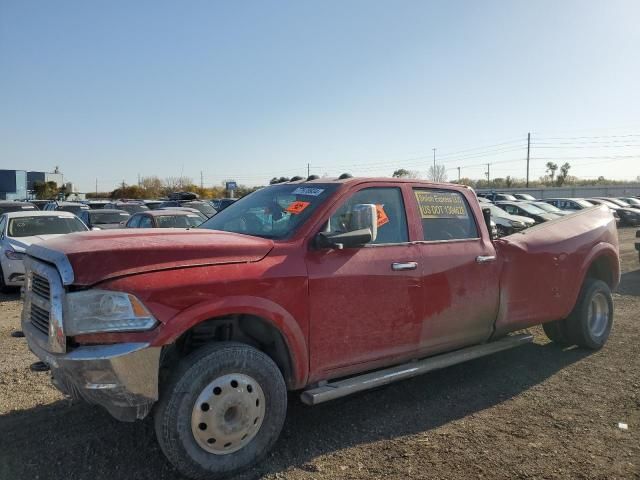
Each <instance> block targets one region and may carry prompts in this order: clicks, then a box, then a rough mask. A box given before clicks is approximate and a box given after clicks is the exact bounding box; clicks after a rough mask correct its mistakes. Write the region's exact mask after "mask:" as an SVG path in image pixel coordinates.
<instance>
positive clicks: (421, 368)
mask: <svg viewBox="0 0 640 480" xmlns="http://www.w3.org/2000/svg"><path fill="white" fill-rule="evenodd" d="M532 341H533V335H531V334H524V333H523V334H519V335H511V336H508V337H504V338H501V339H500V340H496V341H495V342H490V343H483V344H481V345H474V346H473V347H467V348H463V349H461V350H456V351H454V352H449V353H443V354H440V355H435V356H433V357H428V358H425V359H423V360H417V361H412V362H409V363H405V364H403V365H397V366H395V367H391V368H385V369H384V370H376V371H373V372H370V373H365V374H363V375H358V376H356V377H350V378H347V379H345V380H337V381H335V382H330V383H325V384H324V385H321V386H319V387H316V388H312V389H309V390H305V391H304V392H302V394H301V395H300V398H301V399H302V402H303V403H306V404H307V405H317V404H319V403H323V402H327V401H329V400H335V399H336V398H340V397H346V396H347V395H351V394H352V393H356V392H361V391H363V390H369V389H370V388H376V387H381V386H382V385H387V384H389V383H392V382H397V381H399V380H404V379H407V378H411V377H416V376H418V375H422V374H423V373H427V372H431V371H433V370H438V369H440V368H445V367H449V366H451V365H455V364H457V363H462V362H466V361H467V360H473V359H475V358H479V357H484V356H485V355H491V354H492V353H496V352H501V351H502V350H508V349H509V348H513V347H518V346H520V345H524V344H526V343H531V342H532Z"/></svg>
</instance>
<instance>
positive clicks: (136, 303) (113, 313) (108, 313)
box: [64, 290, 156, 335]
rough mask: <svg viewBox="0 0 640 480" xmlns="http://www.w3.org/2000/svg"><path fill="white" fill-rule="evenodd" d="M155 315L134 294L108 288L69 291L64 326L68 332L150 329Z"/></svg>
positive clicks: (154, 322) (153, 323)
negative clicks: (112, 290) (111, 290)
mask: <svg viewBox="0 0 640 480" xmlns="http://www.w3.org/2000/svg"><path fill="white" fill-rule="evenodd" d="M155 324H156V319H155V318H153V315H151V313H149V310H147V308H146V307H145V306H144V305H143V304H142V302H141V301H140V300H138V299H137V298H136V297H134V296H133V295H130V294H128V293H122V292H110V291H108V290H86V291H83V292H72V293H69V294H67V296H66V301H65V310H64V327H65V332H66V333H67V334H68V335H78V334H81V333H96V332H131V331H140V330H149V329H150V328H153V327H154V326H155Z"/></svg>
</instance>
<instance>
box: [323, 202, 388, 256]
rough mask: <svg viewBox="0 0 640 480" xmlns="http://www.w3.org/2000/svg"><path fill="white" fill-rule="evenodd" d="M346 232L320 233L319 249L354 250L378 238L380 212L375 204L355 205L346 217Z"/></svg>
mask: <svg viewBox="0 0 640 480" xmlns="http://www.w3.org/2000/svg"><path fill="white" fill-rule="evenodd" d="M344 222H345V223H346V225H345V229H346V230H347V231H345V232H338V233H333V232H320V233H318V235H317V236H316V246H317V247H318V248H336V249H338V250H341V249H343V248H352V247H359V246H362V245H366V244H367V243H370V242H373V241H375V239H376V238H377V237H378V210H377V207H376V206H375V205H374V204H371V203H361V204H358V205H354V206H353V208H352V209H351V210H350V211H349V212H348V213H347V214H346V215H345V217H344Z"/></svg>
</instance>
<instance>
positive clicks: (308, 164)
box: [307, 163, 311, 178]
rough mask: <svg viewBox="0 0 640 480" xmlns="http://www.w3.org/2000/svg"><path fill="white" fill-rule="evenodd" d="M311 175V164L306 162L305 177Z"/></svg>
mask: <svg viewBox="0 0 640 480" xmlns="http://www.w3.org/2000/svg"><path fill="white" fill-rule="evenodd" d="M310 176H311V164H310V163H307V178H309V177H310Z"/></svg>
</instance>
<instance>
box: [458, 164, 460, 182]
mask: <svg viewBox="0 0 640 480" xmlns="http://www.w3.org/2000/svg"><path fill="white" fill-rule="evenodd" d="M458 183H460V167H458Z"/></svg>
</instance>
